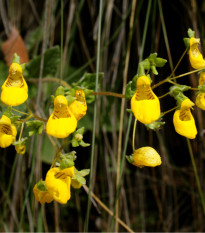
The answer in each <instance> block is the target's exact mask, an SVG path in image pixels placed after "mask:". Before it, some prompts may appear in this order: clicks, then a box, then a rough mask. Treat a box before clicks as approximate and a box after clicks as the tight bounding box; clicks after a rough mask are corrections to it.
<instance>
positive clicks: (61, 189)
mask: <svg viewBox="0 0 205 233" xmlns="http://www.w3.org/2000/svg"><path fill="white" fill-rule="evenodd" d="M73 176H74V166H72V167H69V168H65V169H63V170H61V169H60V168H59V167H54V168H51V169H50V170H49V171H48V172H47V174H46V179H45V182H46V188H47V190H48V192H49V193H50V194H51V196H52V197H53V198H54V199H55V200H56V201H57V202H59V203H61V204H66V203H67V201H68V200H69V199H70V195H71V194H70V185H71V178H72V177H73Z"/></svg>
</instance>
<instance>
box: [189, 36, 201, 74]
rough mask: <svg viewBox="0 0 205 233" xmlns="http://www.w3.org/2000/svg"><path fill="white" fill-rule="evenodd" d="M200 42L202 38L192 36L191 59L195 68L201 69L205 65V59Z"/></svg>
mask: <svg viewBox="0 0 205 233" xmlns="http://www.w3.org/2000/svg"><path fill="white" fill-rule="evenodd" d="M199 43H200V39H198V38H194V37H191V38H190V42H189V44H190V49H189V61H190V63H191V66H192V67H193V68H194V69H201V68H204V67H205V60H204V59H203V56H202V54H201V53H200V51H199V49H198V44H199Z"/></svg>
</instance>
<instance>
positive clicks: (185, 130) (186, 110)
mask: <svg viewBox="0 0 205 233" xmlns="http://www.w3.org/2000/svg"><path fill="white" fill-rule="evenodd" d="M192 106H194V103H193V102H192V101H191V100H190V99H188V98H187V99H185V100H184V101H183V102H182V103H181V108H180V109H179V110H176V111H175V113H174V117H173V123H174V128H175V130H176V132H177V133H178V134H180V135H182V136H184V137H187V138H189V139H194V138H195V137H196V135H197V129H196V125H195V120H194V118H193V116H192V114H191V111H190V108H192Z"/></svg>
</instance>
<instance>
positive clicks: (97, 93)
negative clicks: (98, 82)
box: [90, 91, 125, 98]
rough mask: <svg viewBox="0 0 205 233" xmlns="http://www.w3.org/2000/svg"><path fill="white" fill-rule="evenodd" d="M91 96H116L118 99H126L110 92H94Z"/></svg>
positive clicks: (121, 95)
mask: <svg viewBox="0 0 205 233" xmlns="http://www.w3.org/2000/svg"><path fill="white" fill-rule="evenodd" d="M90 95H106V96H114V97H117V98H125V95H123V94H119V93H115V92H109V91H98V92H92V93H90Z"/></svg>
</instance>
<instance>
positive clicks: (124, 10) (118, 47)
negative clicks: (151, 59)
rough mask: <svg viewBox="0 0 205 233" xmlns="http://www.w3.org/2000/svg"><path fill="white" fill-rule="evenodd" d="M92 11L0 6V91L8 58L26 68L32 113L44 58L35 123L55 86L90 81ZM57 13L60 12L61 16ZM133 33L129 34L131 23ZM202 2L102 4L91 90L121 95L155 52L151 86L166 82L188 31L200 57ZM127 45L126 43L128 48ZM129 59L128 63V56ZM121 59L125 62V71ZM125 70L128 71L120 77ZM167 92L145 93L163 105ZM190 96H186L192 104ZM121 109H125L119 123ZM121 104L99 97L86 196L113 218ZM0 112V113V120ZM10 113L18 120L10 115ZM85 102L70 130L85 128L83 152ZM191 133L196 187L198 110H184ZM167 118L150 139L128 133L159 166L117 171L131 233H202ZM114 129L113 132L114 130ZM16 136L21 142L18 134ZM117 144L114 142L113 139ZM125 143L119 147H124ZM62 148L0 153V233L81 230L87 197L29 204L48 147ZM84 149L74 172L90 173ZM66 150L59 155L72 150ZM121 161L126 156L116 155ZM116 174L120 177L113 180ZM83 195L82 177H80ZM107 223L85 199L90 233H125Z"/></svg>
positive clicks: (95, 18)
mask: <svg viewBox="0 0 205 233" xmlns="http://www.w3.org/2000/svg"><path fill="white" fill-rule="evenodd" d="M99 2H100V1H94V0H63V1H59V0H50V1H49V0H45V1H40V0H35V1H34V0H28V1H22V0H15V1H14V0H8V1H4V0H0V13H1V20H0V43H1V49H0V84H1V85H2V84H3V82H4V81H5V79H6V77H7V75H8V66H9V65H10V63H11V59H12V57H13V53H14V52H17V53H18V54H19V55H20V57H21V63H23V62H26V63H27V64H28V66H27V68H26V70H25V72H24V77H25V79H26V81H27V84H28V86H29V99H28V103H29V105H30V106H31V108H32V110H34V111H36V96H37V92H38V78H39V73H40V61H41V56H42V53H43V51H45V53H44V67H43V74H42V78H43V80H42V89H41V101H40V104H39V106H38V109H37V110H38V114H39V115H40V116H41V117H43V118H48V117H49V115H50V113H51V108H52V98H51V97H50V96H51V95H54V93H55V90H56V88H57V87H58V86H59V82H58V81H56V78H57V80H58V79H59V78H62V80H63V81H65V82H67V83H68V84H71V83H73V82H77V81H78V80H79V79H80V78H81V77H82V76H83V74H84V73H85V72H88V73H95V72H96V58H97V40H98V25H99V24H98V23H99V20H100V17H99ZM62 6H63V7H62ZM132 11H133V12H134V13H133V17H134V18H133V19H134V20H133V24H132V27H131V28H130V19H131V14H132ZM204 19H205V1H197V0H180V1H172V0H166V1H165V0H164V1H161V0H136V1H135V0H133V1H131V0H109V1H108V0H103V1H102V20H101V25H102V29H101V37H100V39H101V46H100V66H99V70H100V72H103V73H104V75H103V78H102V80H101V83H100V87H99V91H109V92H115V93H122V91H123V87H124V83H123V80H125V78H126V79H127V82H129V81H130V80H132V78H133V77H134V75H136V73H137V69H138V63H139V62H140V61H141V60H143V59H145V58H146V57H148V56H149V55H150V53H154V52H156V53H157V54H158V56H159V57H162V58H164V59H166V60H167V63H166V64H165V66H164V67H162V68H158V72H159V74H158V75H156V76H153V77H152V80H153V84H156V83H158V82H159V81H161V80H163V79H165V78H166V77H168V76H169V75H170V74H171V72H172V71H173V69H174V67H175V66H176V65H177V63H178V61H179V59H180V58H181V56H182V54H183V53H184V51H185V49H186V47H185V45H184V42H183V38H184V37H188V35H187V30H188V28H191V29H192V30H194V31H195V32H196V37H197V38H200V39H201V45H200V50H201V51H202V54H205V48H204V46H205V34H204V30H205V25H204ZM129 41H130V42H131V44H130V46H129ZM128 54H129V55H128ZM126 56H129V63H128V64H126ZM125 69H127V70H128V72H127V74H126V73H125ZM191 70H193V68H191V66H190V64H189V60H188V55H187V54H185V56H184V57H183V59H182V60H181V62H180V64H179V66H178V68H177V69H176V71H175V73H174V74H175V75H176V76H177V75H180V74H183V73H186V72H189V71H191ZM198 77H199V74H198V73H194V74H191V75H189V76H185V77H182V78H180V79H177V82H178V83H179V84H185V85H190V86H192V87H197V86H198ZM169 87H170V84H169V83H166V84H163V85H161V86H159V87H157V88H156V89H155V90H154V92H155V94H156V95H157V96H162V95H164V94H165V93H167V92H168V91H169ZM195 94H196V92H195V91H187V92H186V93H185V95H187V96H188V97H189V98H190V99H191V100H192V101H193V102H194V101H195V96H196V95H195ZM160 103H161V111H162V112H165V111H167V110H169V109H171V108H174V107H175V106H176V101H175V100H174V99H173V98H172V97H170V96H169V95H167V96H165V97H164V98H162V99H160ZM121 107H123V110H124V118H123V122H120V112H121ZM129 108H130V101H129V100H126V101H125V105H123V104H122V100H121V99H120V98H116V97H112V96H98V98H97V117H96V121H97V126H96V136H95V154H94V166H93V172H92V188H93V193H94V194H95V195H96V196H97V197H98V198H99V199H100V200H101V201H102V202H103V203H104V204H105V205H106V206H107V207H108V208H109V210H110V211H112V212H114V210H115V207H114V205H115V200H116V179H117V170H118V167H119V164H118V156H117V155H118V154H119V147H120V149H121V152H120V156H121V158H122V157H123V156H124V155H125V154H126V155H130V154H131V153H132V131H133V124H134V118H132V121H131V127H130V129H129V127H128V125H129V119H130V117H129V116H130V113H129V112H127V111H126V109H129ZM4 109H5V107H4V106H2V108H1V115H2V114H3V111H4ZM17 109H18V110H19V111H27V110H26V107H25V106H19V107H18V108H17ZM93 109H94V103H92V104H88V111H87V114H86V116H85V117H84V118H82V119H81V120H80V121H79V123H78V128H80V127H82V126H84V127H85V130H86V132H85V134H84V141H85V142H87V143H91V141H92V133H93ZM192 113H193V115H194V117H195V120H196V125H197V129H198V134H197V137H196V139H194V140H191V146H192V149H193V153H194V157H195V162H196V166H197V170H198V174H199V179H200V182H201V186H202V191H203V192H204V190H205V182H204V159H205V154H204V145H205V144H204V143H205V140H204V139H205V137H204V132H205V131H204V124H205V121H204V120H203V119H204V112H203V111H202V110H200V109H199V108H197V107H194V109H193V111H192ZM172 118H173V111H172V112H170V113H168V114H166V115H165V116H164V117H163V121H164V122H165V124H164V125H163V126H162V127H161V128H160V129H159V130H158V131H152V130H148V129H147V128H146V127H145V126H144V125H143V124H141V123H140V122H139V123H137V127H136V142H135V146H136V148H139V147H142V146H148V145H149V146H152V147H154V148H155V149H156V150H157V151H158V153H159V154H160V155H161V157H162V165H161V166H159V167H156V168H149V167H144V168H141V169H140V168H138V167H135V166H133V165H131V164H129V163H128V162H127V161H126V160H125V161H124V163H123V167H122V170H121V171H122V177H121V182H120V192H119V202H118V217H119V218H120V219H121V220H122V221H123V222H124V223H125V224H126V225H127V226H129V227H130V228H131V229H132V230H133V231H135V232H146V231H152V232H155V231H156V232H170V231H173V232H175V231H176V232H193V231H199V232H200V231H204V230H205V223H204V217H205V216H204V213H203V209H202V206H201V199H200V196H199V193H198V189H197V186H196V180H195V177H194V172H193V167H192V164H191V160H190V155H189V150H188V146H187V140H186V138H184V137H182V136H180V135H178V134H177V133H176V132H175V130H174V127H173V121H172ZM121 123H122V125H121ZM23 135H24V136H27V135H28V130H27V128H26V127H25V130H24V131H23ZM120 135H122V140H121V141H120V139H119V136H120ZM126 135H128V136H129V137H128V141H127V143H125V142H126ZM60 143H61V141H60V140H56V139H55V138H51V137H48V136H47V135H46V134H45V132H43V133H42V134H41V135H35V136H32V137H29V140H28V143H27V150H26V153H25V155H23V156H21V155H18V154H16V152H15V149H14V146H10V147H9V148H6V149H2V148H1V149H0V177H1V178H0V179H1V180H0V220H1V225H0V231H1V232H6V231H9V232H14V231H26V232H44V231H45V232H54V231H55V232H58V231H61V232H82V231H83V230H84V225H85V221H86V211H87V203H88V194H87V192H86V191H85V189H84V188H81V189H80V190H74V189H72V191H71V193H72V194H71V199H70V200H69V202H68V203H67V204H66V205H60V204H57V203H50V204H45V205H40V204H39V203H37V202H36V201H35V200H34V196H33V191H32V189H33V186H34V184H35V183H36V182H37V181H38V180H39V179H41V178H42V179H44V178H45V174H46V172H47V171H48V169H49V167H50V165H51V163H52V161H53V157H54V155H55V153H56V146H55V145H56V144H57V145H60ZM92 146H94V145H91V146H90V147H86V148H80V147H78V148H74V149H75V150H76V152H77V160H76V163H75V164H76V167H77V169H79V170H81V169H84V168H86V169H89V168H90V166H91V147H92ZM74 149H73V148H72V147H71V146H69V147H68V148H67V150H68V151H72V150H74ZM124 153H125V154H124ZM118 175H119V174H118ZM86 179H87V185H88V186H89V177H86ZM113 222H114V221H113V218H112V216H111V215H110V214H109V213H107V212H106V211H105V210H104V208H102V206H101V205H99V203H97V202H96V201H95V200H94V199H92V204H91V210H90V214H89V231H90V232H98V231H99V232H110V231H119V232H125V231H127V229H125V228H124V227H123V226H121V225H119V226H116V224H115V225H114V224H113Z"/></svg>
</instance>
